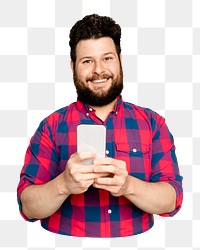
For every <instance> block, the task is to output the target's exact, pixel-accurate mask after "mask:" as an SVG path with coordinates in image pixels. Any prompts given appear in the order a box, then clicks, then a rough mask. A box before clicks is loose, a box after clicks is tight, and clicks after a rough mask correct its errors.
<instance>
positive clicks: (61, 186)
mask: <svg viewBox="0 0 200 250" xmlns="http://www.w3.org/2000/svg"><path fill="white" fill-rule="evenodd" d="M56 179H57V189H58V194H59V195H66V196H69V195H70V194H71V193H70V192H69V190H68V188H67V185H66V181H65V176H64V173H61V174H60V175H59V176H58V177H57V178H56Z"/></svg>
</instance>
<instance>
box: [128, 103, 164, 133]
mask: <svg viewBox="0 0 200 250" xmlns="http://www.w3.org/2000/svg"><path fill="white" fill-rule="evenodd" d="M123 105H124V109H125V110H127V111H128V112H133V114H134V117H135V119H136V120H138V121H143V122H146V123H148V124H149V126H150V127H151V129H152V131H153V132H155V131H156V130H158V129H159V127H160V126H162V124H163V123H165V118H164V117H162V116H161V115H160V114H158V113H157V112H156V111H154V110H152V109H150V108H146V107H141V106H139V105H136V104H133V103H129V102H123Z"/></svg>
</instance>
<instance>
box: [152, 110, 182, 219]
mask: <svg viewBox="0 0 200 250" xmlns="http://www.w3.org/2000/svg"><path fill="white" fill-rule="evenodd" d="M152 121H153V123H154V124H153V129H154V131H153V141H152V174H151V177H150V181H151V182H158V181H159V182H167V183H169V184H171V185H172V186H173V187H174V189H175V191H176V208H175V210H174V211H172V212H171V213H164V214H160V216H164V217H167V216H174V215H175V214H176V213H177V212H178V211H179V210H180V208H181V205H182V200H183V189H182V179H183V178H182V176H181V175H180V173H179V167H178V161H177V158H176V153H175V145H174V139H173V136H172V134H171V133H170V131H169V129H168V127H167V125H166V123H165V120H164V118H163V117H161V116H159V115H157V116H156V118H155V119H153V120H152Z"/></svg>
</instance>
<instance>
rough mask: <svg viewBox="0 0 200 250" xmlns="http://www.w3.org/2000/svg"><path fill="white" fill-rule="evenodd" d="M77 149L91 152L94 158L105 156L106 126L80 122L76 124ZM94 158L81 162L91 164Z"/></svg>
mask: <svg viewBox="0 0 200 250" xmlns="http://www.w3.org/2000/svg"><path fill="white" fill-rule="evenodd" d="M77 151H78V153H80V152H92V153H95V154H96V158H105V156H106V127H105V126H104V125H97V124H80V125H78V126H77ZM93 160H94V159H88V160H85V161H84V162H83V164H85V165H91V164H93Z"/></svg>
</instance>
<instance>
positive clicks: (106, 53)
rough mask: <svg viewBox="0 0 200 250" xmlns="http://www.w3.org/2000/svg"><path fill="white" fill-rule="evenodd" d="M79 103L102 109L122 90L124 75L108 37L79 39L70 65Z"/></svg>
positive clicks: (113, 46) (112, 43) (113, 45)
mask: <svg viewBox="0 0 200 250" xmlns="http://www.w3.org/2000/svg"><path fill="white" fill-rule="evenodd" d="M72 67H73V73H74V83H75V86H76V90H77V94H78V98H79V100H81V101H82V102H85V103H87V104H89V105H92V106H103V105H106V104H108V103H110V102H112V101H114V100H115V99H116V97H117V96H118V95H119V94H120V93H121V91H122V89H123V72H122V67H121V63H120V60H119V57H118V55H117V52H116V48H115V44H114V42H113V40H112V39H111V38H109V37H103V38H99V39H88V40H81V41H79V42H78V44H77V48H76V63H75V65H72Z"/></svg>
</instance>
